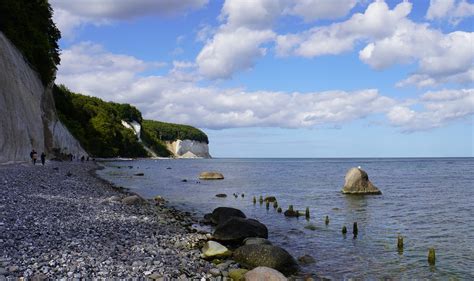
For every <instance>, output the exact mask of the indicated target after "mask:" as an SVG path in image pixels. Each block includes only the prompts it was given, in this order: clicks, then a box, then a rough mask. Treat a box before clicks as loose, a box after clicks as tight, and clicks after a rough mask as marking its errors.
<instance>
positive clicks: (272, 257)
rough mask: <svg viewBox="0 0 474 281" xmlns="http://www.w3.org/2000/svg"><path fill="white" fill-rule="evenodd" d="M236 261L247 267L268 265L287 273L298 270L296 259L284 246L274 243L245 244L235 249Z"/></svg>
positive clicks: (234, 256)
mask: <svg viewBox="0 0 474 281" xmlns="http://www.w3.org/2000/svg"><path fill="white" fill-rule="evenodd" d="M233 258H234V260H235V261H236V262H238V263H240V264H241V265H243V266H245V267H247V268H255V267H259V266H266V267H270V268H273V269H276V270H278V271H280V272H282V273H283V274H285V275H290V274H293V273H295V272H296V271H298V264H297V263H296V260H295V259H294V258H293V257H292V256H291V255H290V254H289V253H288V252H287V251H286V250H285V249H283V248H280V247H278V246H272V245H244V246H241V247H239V248H237V249H236V250H235V251H234V255H233Z"/></svg>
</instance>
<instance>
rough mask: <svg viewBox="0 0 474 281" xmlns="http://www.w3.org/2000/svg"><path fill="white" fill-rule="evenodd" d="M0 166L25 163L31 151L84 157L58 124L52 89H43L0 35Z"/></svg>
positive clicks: (29, 69)
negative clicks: (54, 152) (0, 164)
mask: <svg viewBox="0 0 474 281" xmlns="http://www.w3.org/2000/svg"><path fill="white" fill-rule="evenodd" d="M0 119H1V122H0V163H7V162H21V161H28V160H29V154H30V151H31V150H32V149H35V150H36V151H37V152H38V153H41V152H43V151H44V152H46V154H47V155H48V157H51V156H52V153H53V150H54V149H56V150H58V151H60V152H62V153H65V154H68V153H72V154H74V155H78V156H79V155H87V153H86V152H85V151H84V149H83V148H82V147H81V145H80V144H79V142H78V141H77V140H76V139H75V138H74V137H73V136H72V135H71V134H70V133H69V131H68V130H67V129H66V127H64V125H63V124H62V123H61V122H60V121H59V119H58V117H57V114H56V108H55V106H54V99H53V94H52V85H51V86H49V87H46V88H45V87H44V86H43V84H42V83H41V80H40V78H39V75H38V74H37V73H36V72H35V71H34V70H32V69H31V68H30V66H29V65H28V63H27V62H26V61H25V59H24V57H23V55H22V54H21V52H20V51H19V50H18V49H17V48H16V47H15V46H14V45H13V44H12V43H11V42H10V40H8V38H6V36H5V35H4V34H3V33H2V32H0Z"/></svg>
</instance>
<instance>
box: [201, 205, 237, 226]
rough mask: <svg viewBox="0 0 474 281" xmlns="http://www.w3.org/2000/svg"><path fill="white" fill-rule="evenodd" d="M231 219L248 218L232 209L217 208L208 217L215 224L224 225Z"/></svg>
mask: <svg viewBox="0 0 474 281" xmlns="http://www.w3.org/2000/svg"><path fill="white" fill-rule="evenodd" d="M231 217H239V218H246V216H245V214H244V213H243V212H242V211H241V210H239V209H235V208H230V207H218V208H215V209H214V211H212V214H210V215H208V216H207V218H209V219H210V220H211V222H212V223H213V224H220V223H223V222H224V221H226V220H228V219H230V218H231Z"/></svg>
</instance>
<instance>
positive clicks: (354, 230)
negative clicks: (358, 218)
mask: <svg viewBox="0 0 474 281" xmlns="http://www.w3.org/2000/svg"><path fill="white" fill-rule="evenodd" d="M352 234H354V237H356V236H357V234H359V228H358V227H357V222H354V226H353V227H352Z"/></svg>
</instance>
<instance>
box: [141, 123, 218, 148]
mask: <svg viewBox="0 0 474 281" xmlns="http://www.w3.org/2000/svg"><path fill="white" fill-rule="evenodd" d="M142 126H143V129H144V130H145V131H147V132H148V133H149V134H150V135H151V136H153V137H154V138H156V139H158V140H161V141H174V140H177V139H180V140H184V139H187V140H195V141H200V142H205V143H209V140H208V138H207V135H206V134H205V133H204V132H203V131H201V130H199V129H197V128H194V127H192V126H188V125H181V124H173V123H165V122H159V121H153V120H143V122H142Z"/></svg>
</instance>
